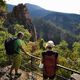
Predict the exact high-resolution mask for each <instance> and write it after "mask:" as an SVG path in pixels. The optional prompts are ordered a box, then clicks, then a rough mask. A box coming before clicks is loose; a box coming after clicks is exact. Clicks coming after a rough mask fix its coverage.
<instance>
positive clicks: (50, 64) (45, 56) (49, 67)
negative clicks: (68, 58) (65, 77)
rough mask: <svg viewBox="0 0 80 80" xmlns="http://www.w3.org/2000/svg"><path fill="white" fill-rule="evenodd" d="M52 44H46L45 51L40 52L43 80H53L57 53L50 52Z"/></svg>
mask: <svg viewBox="0 0 80 80" xmlns="http://www.w3.org/2000/svg"><path fill="white" fill-rule="evenodd" d="M53 46H55V45H54V42H53V41H48V42H47V43H46V46H45V47H46V51H44V52H42V64H43V80H47V79H48V78H49V80H53V79H54V77H55V75H56V70H57V63H58V53H57V52H54V51H52V48H53Z"/></svg>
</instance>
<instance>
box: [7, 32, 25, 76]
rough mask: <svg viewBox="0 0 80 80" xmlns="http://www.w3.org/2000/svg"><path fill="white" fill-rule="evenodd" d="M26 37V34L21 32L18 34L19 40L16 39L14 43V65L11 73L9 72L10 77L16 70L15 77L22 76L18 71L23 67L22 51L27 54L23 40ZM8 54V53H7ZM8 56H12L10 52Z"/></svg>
mask: <svg viewBox="0 0 80 80" xmlns="http://www.w3.org/2000/svg"><path fill="white" fill-rule="evenodd" d="M23 37H24V33H23V32H19V33H18V34H17V38H16V39H14V40H13V41H12V40H11V41H12V43H13V46H14V47H13V48H14V49H13V52H12V57H13V63H12V66H11V69H10V72H9V75H8V76H11V75H12V71H13V70H14V69H15V76H16V77H18V76H20V75H21V73H18V69H19V67H20V65H21V60H22V57H21V51H23V52H24V53H25V54H26V52H25V50H24V49H23V47H22V45H23V41H22V39H23ZM6 52H7V51H6ZM8 54H11V53H10V52H9V51H8Z"/></svg>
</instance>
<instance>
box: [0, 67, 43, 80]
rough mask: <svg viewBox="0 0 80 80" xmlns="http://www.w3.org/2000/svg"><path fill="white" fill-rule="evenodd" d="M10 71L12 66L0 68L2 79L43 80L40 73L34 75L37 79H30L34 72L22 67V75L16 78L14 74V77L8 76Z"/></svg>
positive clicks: (0, 78)
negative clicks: (24, 69) (26, 70)
mask: <svg viewBox="0 0 80 80" xmlns="http://www.w3.org/2000/svg"><path fill="white" fill-rule="evenodd" d="M9 71H10V66H7V67H4V68H0V80H42V77H40V76H39V75H35V76H34V78H36V79H30V78H31V75H32V74H31V73H30V72H25V71H23V70H21V69H19V72H20V73H22V75H21V76H20V77H18V78H15V76H12V78H9V77H7V76H6V75H8V74H9ZM13 74H14V71H13Z"/></svg>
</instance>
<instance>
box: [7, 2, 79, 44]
mask: <svg viewBox="0 0 80 80" xmlns="http://www.w3.org/2000/svg"><path fill="white" fill-rule="evenodd" d="M26 6H27V8H28V10H29V13H30V15H31V17H32V19H33V23H34V25H35V26H36V29H37V32H38V33H39V34H40V36H41V37H42V38H44V39H46V40H49V39H52V40H54V42H56V43H59V42H60V41H61V40H66V41H68V42H69V43H71V44H72V42H75V41H78V40H79V39H80V38H79V35H80V15H77V14H69V13H61V12H54V11H48V10H45V9H43V8H41V7H39V6H36V5H33V4H26ZM13 7H14V5H9V4H8V11H11V10H12V8H13ZM46 33H47V35H46Z"/></svg>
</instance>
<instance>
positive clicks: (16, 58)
mask: <svg viewBox="0 0 80 80" xmlns="http://www.w3.org/2000/svg"><path fill="white" fill-rule="evenodd" d="M21 61H22V57H21V54H14V55H13V67H14V68H19V67H20V65H21Z"/></svg>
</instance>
